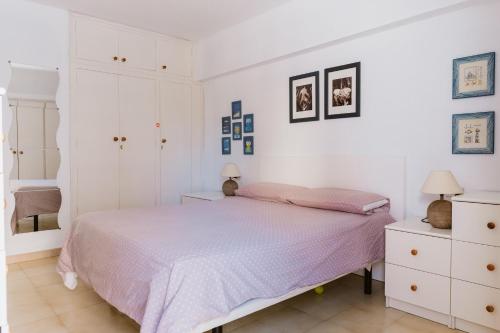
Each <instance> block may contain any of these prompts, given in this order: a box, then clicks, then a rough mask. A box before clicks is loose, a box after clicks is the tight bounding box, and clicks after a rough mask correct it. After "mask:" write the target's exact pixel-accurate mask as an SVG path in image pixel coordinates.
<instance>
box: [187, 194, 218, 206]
mask: <svg viewBox="0 0 500 333" xmlns="http://www.w3.org/2000/svg"><path fill="white" fill-rule="evenodd" d="M220 199H224V193H222V192H221V191H214V192H198V193H184V194H183V195H182V197H181V202H182V204H183V205H184V204H189V203H194V202H200V201H216V200H220Z"/></svg>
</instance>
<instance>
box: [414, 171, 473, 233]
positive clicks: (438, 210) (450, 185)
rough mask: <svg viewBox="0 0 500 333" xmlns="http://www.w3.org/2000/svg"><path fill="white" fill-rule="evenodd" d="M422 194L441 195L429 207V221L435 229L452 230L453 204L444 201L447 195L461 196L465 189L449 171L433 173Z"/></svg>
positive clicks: (428, 178)
mask: <svg viewBox="0 0 500 333" xmlns="http://www.w3.org/2000/svg"><path fill="white" fill-rule="evenodd" d="M422 192H423V193H427V194H439V196H440V198H439V200H436V201H433V202H431V204H430V205H429V207H427V218H426V219H427V221H426V222H429V223H430V224H431V225H432V226H433V227H434V228H439V229H451V202H450V201H448V200H444V195H445V194H461V193H464V191H463V189H462V188H461V187H460V185H458V183H457V180H456V179H455V177H454V176H453V174H452V173H451V171H449V170H439V171H432V172H431V173H430V174H429V176H428V177H427V180H426V181H425V183H424V186H423V187H422Z"/></svg>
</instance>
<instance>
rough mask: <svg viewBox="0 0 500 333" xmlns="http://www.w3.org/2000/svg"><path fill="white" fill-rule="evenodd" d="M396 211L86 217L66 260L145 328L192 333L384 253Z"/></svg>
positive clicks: (290, 208) (256, 207) (250, 205)
mask: <svg viewBox="0 0 500 333" xmlns="http://www.w3.org/2000/svg"><path fill="white" fill-rule="evenodd" d="M392 221H393V219H392V217H391V216H390V215H389V213H388V208H383V209H379V210H378V212H376V213H375V214H373V215H368V216H367V215H357V214H350V213H342V212H334V211H327V210H321V209H313V208H304V207H299V206H294V205H290V204H284V203H273V202H266V201H258V200H253V199H248V198H242V197H232V198H226V199H224V200H219V201H215V202H200V203H199V204H198V203H196V204H191V205H186V206H167V207H161V208H154V209H151V208H149V209H130V210H120V211H107V212H96V213H88V214H85V215H82V216H81V217H79V218H78V219H77V221H76V222H75V223H74V224H73V227H72V230H71V233H70V235H69V237H68V239H67V241H66V244H65V246H64V248H63V250H62V254H61V257H60V260H59V264H58V270H59V272H60V273H65V272H76V273H77V274H78V276H79V278H80V279H82V280H83V281H84V282H85V283H87V284H89V285H91V286H92V287H93V288H94V289H95V291H96V292H97V293H98V294H99V295H100V296H101V297H103V298H104V299H105V300H106V301H108V302H109V303H111V304H112V305H114V306H115V307H116V308H118V309H119V310H120V311H122V312H124V313H125V314H127V315H129V316H130V317H131V318H133V319H134V320H136V321H137V322H138V323H140V324H141V332H142V333H186V332H191V331H192V329H193V328H194V327H196V326H197V325H198V324H199V323H201V322H204V321H207V320H210V319H213V318H216V317H219V316H221V315H224V314H227V313H228V312H230V311H231V310H232V309H234V308H235V307H237V306H239V305H241V304H243V303H245V302H246V301H248V300H251V299H255V298H270V297H277V296H280V295H284V294H286V293H288V292H290V291H291V290H293V289H295V288H298V287H303V286H307V285H312V284H316V283H320V282H322V281H326V280H329V279H332V278H334V277H336V276H338V275H341V274H345V273H349V272H352V271H355V270H357V269H359V268H362V267H363V266H364V265H366V264H368V263H371V262H374V261H377V260H379V259H382V258H383V256H384V226H385V225H386V224H388V223H390V222H392Z"/></svg>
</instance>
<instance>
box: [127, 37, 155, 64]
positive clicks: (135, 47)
mask: <svg viewBox="0 0 500 333" xmlns="http://www.w3.org/2000/svg"><path fill="white" fill-rule="evenodd" d="M119 51H120V62H121V63H122V64H123V65H124V66H128V67H133V68H137V69H146V70H155V69H156V40H155V39H154V38H153V37H152V36H149V35H146V34H137V33H132V32H121V33H120V43H119Z"/></svg>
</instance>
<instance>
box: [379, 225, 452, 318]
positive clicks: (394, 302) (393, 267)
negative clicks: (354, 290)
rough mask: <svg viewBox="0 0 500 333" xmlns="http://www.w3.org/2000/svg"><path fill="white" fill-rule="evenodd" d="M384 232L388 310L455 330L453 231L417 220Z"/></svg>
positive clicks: (392, 227)
mask: <svg viewBox="0 0 500 333" xmlns="http://www.w3.org/2000/svg"><path fill="white" fill-rule="evenodd" d="M385 229H386V231H385V235H386V259H385V262H386V265H385V296H386V306H387V307H392V308H396V309H399V310H402V311H405V312H408V313H411V314H414V315H417V316H420V317H424V318H427V319H430V320H433V321H436V322H438V323H442V324H445V325H448V326H449V327H452V326H453V320H452V319H453V318H452V317H451V314H450V297H451V292H450V289H451V245H452V244H451V230H448V229H435V228H433V227H432V226H431V225H430V224H428V223H423V222H421V221H420V218H416V217H415V218H409V219H406V220H404V221H400V222H396V223H393V224H390V225H387V226H386V228H385Z"/></svg>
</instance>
